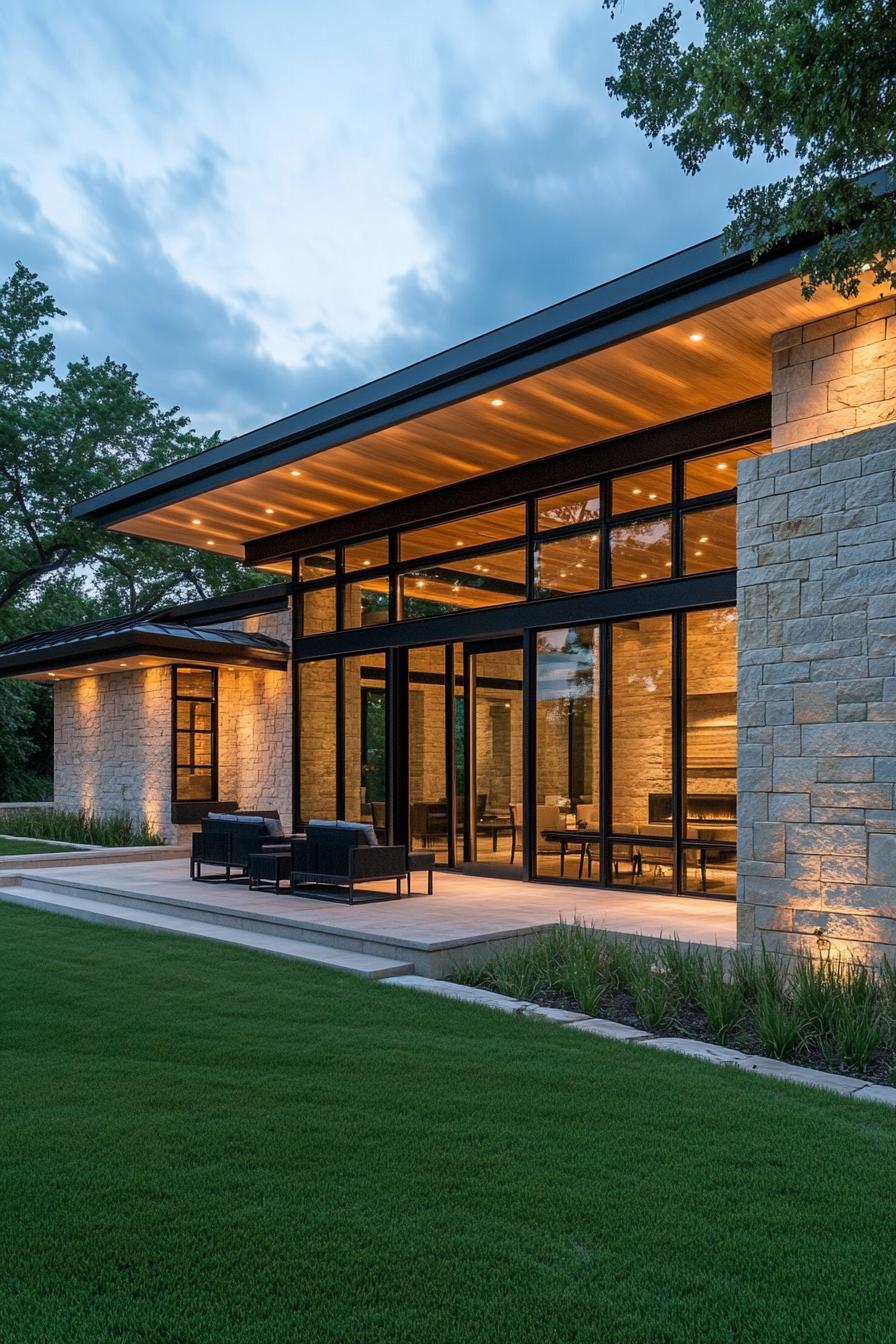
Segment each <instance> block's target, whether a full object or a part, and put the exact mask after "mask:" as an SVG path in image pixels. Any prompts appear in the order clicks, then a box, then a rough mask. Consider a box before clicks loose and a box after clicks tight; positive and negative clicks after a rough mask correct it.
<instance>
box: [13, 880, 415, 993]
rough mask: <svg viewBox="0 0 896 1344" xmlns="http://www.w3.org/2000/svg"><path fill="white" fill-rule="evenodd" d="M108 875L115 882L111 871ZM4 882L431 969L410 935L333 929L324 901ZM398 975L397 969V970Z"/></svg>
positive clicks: (94, 884)
mask: <svg viewBox="0 0 896 1344" xmlns="http://www.w3.org/2000/svg"><path fill="white" fill-rule="evenodd" d="M111 876H112V878H113V880H114V874H112V875H111ZM4 880H5V881H6V883H7V884H8V885H9V886H13V883H17V885H18V889H19V890H28V891H35V892H39V893H47V894H52V895H54V896H72V897H76V898H78V899H86V900H91V901H95V902H97V903H100V904H103V905H106V904H111V905H114V906H116V907H120V908H121V909H124V910H129V911H131V910H133V911H137V912H145V911H151V912H152V913H153V914H158V915H164V916H166V917H171V916H174V917H176V918H177V919H179V920H191V921H193V922H195V923H197V924H212V925H213V926H214V927H215V928H222V927H223V928H230V929H240V930H243V931H246V932H249V933H256V934H260V935H262V936H265V937H267V936H272V937H277V938H282V939H284V940H287V939H291V940H298V941H300V942H302V943H308V944H313V945H315V946H321V947H326V948H334V949H336V950H338V951H341V952H348V953H354V954H356V955H358V956H367V957H372V958H374V959H376V960H382V961H384V962H388V963H389V964H398V965H401V966H404V965H406V964H408V965H410V964H411V962H413V966H412V970H414V971H418V972H421V973H424V974H428V973H429V970H430V965H429V961H428V958H427V955H426V954H425V953H423V952H421V950H420V945H419V944H418V943H417V942H415V941H414V940H413V939H407V938H396V937H393V936H390V935H388V934H386V935H385V936H383V937H380V936H378V934H377V933H376V931H375V930H371V929H365V930H364V931H360V930H357V929H352V928H351V927H346V928H335V927H333V926H332V925H329V924H327V923H324V922H323V921H325V920H326V911H327V908H328V907H327V905H326V903H323V902H321V903H319V905H318V908H317V909H315V910H314V911H313V912H309V911H307V910H300V909H298V908H297V910H296V912H295V913H294V914H293V913H290V914H285V913H283V912H282V910H281V911H278V912H276V913H274V912H271V911H269V910H266V909H265V908H264V906H265V903H266V898H267V897H271V896H272V895H273V893H270V892H267V893H263V892H246V891H245V889H243V890H244V894H245V895H246V897H247V902H252V906H251V908H248V905H247V907H240V906H237V907H233V906H228V905H227V904H225V903H224V900H222V901H221V903H220V904H219V903H218V902H217V901H216V900H214V899H213V898H211V897H209V895H208V894H209V893H210V892H211V891H214V887H211V888H210V887H208V886H204V885H203V886H202V887H201V888H199V887H198V884H197V890H200V889H201V890H202V892H203V898H202V899H191V898H190V897H187V896H183V895H176V896H173V895H169V894H167V893H154V894H151V893H150V892H147V891H123V890H121V889H117V888H115V887H113V886H111V885H110V886H108V887H106V886H105V885H103V883H102V879H100V878H98V877H96V876H91V879H90V883H89V885H88V883H86V882H83V881H77V880H71V879H70V878H69V877H68V876H66V875H61V874H59V873H32V872H20V873H17V874H16V875H15V877H14V878H13V879H12V880H11V879H10V878H6V879H4V878H3V877H2V876H0V882H3V881H4ZM230 890H231V891H232V888H231V889H230ZM227 891H228V889H227V888H225V887H223V886H222V893H223V895H224V896H225V899H226V895H227ZM403 973H404V972H396V974H403Z"/></svg>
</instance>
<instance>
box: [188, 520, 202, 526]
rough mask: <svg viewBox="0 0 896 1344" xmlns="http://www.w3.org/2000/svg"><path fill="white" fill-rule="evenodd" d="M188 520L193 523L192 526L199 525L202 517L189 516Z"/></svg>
mask: <svg viewBox="0 0 896 1344" xmlns="http://www.w3.org/2000/svg"><path fill="white" fill-rule="evenodd" d="M190 521H191V523H192V524H193V526H194V527H199V525H200V523H201V522H202V519H201V518H191V519H190Z"/></svg>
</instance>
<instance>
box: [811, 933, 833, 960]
mask: <svg viewBox="0 0 896 1344" xmlns="http://www.w3.org/2000/svg"><path fill="white" fill-rule="evenodd" d="M813 933H814V935H815V943H816V946H817V948H818V950H819V952H820V953H821V954H822V956H824V955H825V953H827V952H830V950H831V940H830V938H829V937H828V936H827V934H826V933H825V931H824V929H813Z"/></svg>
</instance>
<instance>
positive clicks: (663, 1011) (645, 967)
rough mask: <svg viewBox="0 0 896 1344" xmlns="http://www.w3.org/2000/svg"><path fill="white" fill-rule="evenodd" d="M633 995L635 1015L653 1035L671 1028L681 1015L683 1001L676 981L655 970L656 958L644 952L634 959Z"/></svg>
mask: <svg viewBox="0 0 896 1344" xmlns="http://www.w3.org/2000/svg"><path fill="white" fill-rule="evenodd" d="M628 989H629V993H630V994H631V996H632V999H633V1000H634V1004H635V1011H636V1012H637V1014H638V1017H639V1018H640V1019H641V1021H642V1023H643V1024H644V1026H645V1027H647V1028H648V1030H650V1031H665V1030H666V1029H667V1028H668V1027H671V1025H672V1023H673V1022H674V1021H675V1017H676V1014H677V1012H678V1004H679V997H678V993H677V990H676V988H675V986H674V985H673V983H672V981H671V980H670V979H669V978H668V977H667V976H665V975H663V974H662V972H661V970H660V968H659V967H657V966H654V964H653V957H652V954H651V953H650V952H649V951H647V950H646V949H643V950H641V951H640V952H639V953H638V954H637V955H636V957H635V959H634V964H633V969H632V974H631V979H630V982H629V986H628Z"/></svg>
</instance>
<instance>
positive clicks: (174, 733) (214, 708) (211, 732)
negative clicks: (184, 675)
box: [171, 663, 219, 804]
mask: <svg viewBox="0 0 896 1344" xmlns="http://www.w3.org/2000/svg"><path fill="white" fill-rule="evenodd" d="M179 672H208V673H210V674H211V679H212V693H211V695H207V696H205V695H182V694H180V693H179V691H178V673H179ZM184 703H185V704H189V705H191V706H194V705H198V704H203V705H210V706H211V715H210V718H211V727H210V728H209V729H208V730H206V729H199V728H196V727H195V726H194V725H193V723H192V722H191V724H190V727H189V728H181V727H180V726H179V724H178V706H179V705H180V704H184ZM191 720H192V714H191ZM187 734H189V736H190V739H191V743H192V742H193V741H194V740H195V738H196V737H197V736H202V737H209V738H211V753H210V755H211V766H210V769H209V788H210V792H209V796H208V798H195V797H194V798H182V797H181V795H180V789H179V782H180V775H181V773H182V772H183V771H186V770H189V769H190V768H191V767H190V766H189V765H186V766H181V765H179V764H178V749H177V748H178V743H179V739H180V737H181V736H182V735H187ZM218 749H219V725H218V669H217V667H208V666H205V665H200V664H196V663H174V664H173V665H172V668H171V800H172V802H173V803H176V804H184V803H187V804H189V803H213V802H215V801H216V800H217V798H218ZM190 754H191V756H192V754H193V750H192V746H191V752H190ZM200 769H202V770H205V767H204V766H202V767H200Z"/></svg>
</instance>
